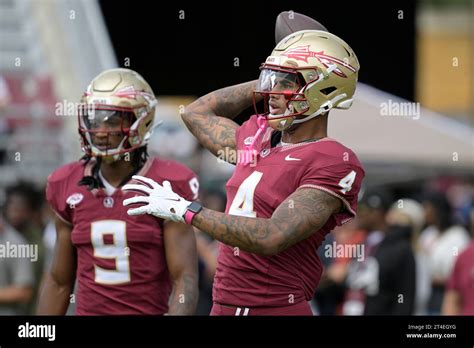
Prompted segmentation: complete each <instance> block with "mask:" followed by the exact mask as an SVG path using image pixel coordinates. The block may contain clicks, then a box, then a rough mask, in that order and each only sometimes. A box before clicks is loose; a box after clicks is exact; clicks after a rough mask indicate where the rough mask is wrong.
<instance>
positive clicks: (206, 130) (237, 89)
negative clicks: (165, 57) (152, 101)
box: [181, 81, 257, 156]
mask: <svg viewBox="0 0 474 348" xmlns="http://www.w3.org/2000/svg"><path fill="white" fill-rule="evenodd" d="M256 82H257V81H251V82H246V83H242V84H239V85H235V86H231V87H226V88H222V89H219V90H217V91H214V92H211V93H209V94H206V95H205V96H203V97H201V98H199V99H197V100H196V101H194V102H193V103H191V104H190V105H188V106H187V107H186V110H185V111H184V113H182V114H181V117H182V119H183V121H184V123H185V124H186V127H188V129H189V130H190V131H191V133H193V135H194V136H195V137H196V138H197V139H198V140H199V142H200V143H201V145H202V146H204V147H205V148H206V149H208V150H209V151H210V152H211V153H213V154H214V155H215V156H217V155H218V152H219V150H225V149H226V148H228V149H229V150H234V149H235V132H236V130H237V128H238V127H239V125H238V124H237V123H235V122H234V121H232V119H234V118H235V117H237V116H238V115H239V113H241V112H242V111H243V110H245V109H246V108H247V107H249V106H250V105H252V101H253V91H254V90H255V86H256Z"/></svg>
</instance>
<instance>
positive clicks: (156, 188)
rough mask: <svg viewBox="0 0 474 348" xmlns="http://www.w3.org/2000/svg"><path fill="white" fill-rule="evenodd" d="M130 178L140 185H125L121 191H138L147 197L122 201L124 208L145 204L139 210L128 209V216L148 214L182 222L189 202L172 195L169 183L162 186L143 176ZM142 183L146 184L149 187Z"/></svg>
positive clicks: (174, 194) (166, 182)
mask: <svg viewBox="0 0 474 348" xmlns="http://www.w3.org/2000/svg"><path fill="white" fill-rule="evenodd" d="M132 178H133V179H135V180H137V181H139V182H140V184H127V185H125V186H124V187H122V190H123V191H135V192H137V191H138V192H140V193H145V194H147V196H135V197H132V198H128V199H126V200H124V201H123V205H124V206H127V205H130V204H133V203H144V204H146V205H142V206H141V207H139V208H134V209H128V210H127V213H128V215H142V214H150V215H154V216H156V217H159V218H162V219H167V220H172V221H176V222H184V214H185V213H186V208H187V207H188V206H189V205H190V204H191V202H190V201H187V200H185V199H184V198H183V197H181V196H179V195H178V194H176V193H174V192H173V189H172V188H171V184H170V182H169V181H163V186H162V185H160V184H158V183H157V182H155V181H154V180H152V179H150V178H146V177H144V176H139V175H134V176H133V177H132ZM143 183H146V184H148V185H149V186H148V185H145V184H143ZM150 186H151V188H150Z"/></svg>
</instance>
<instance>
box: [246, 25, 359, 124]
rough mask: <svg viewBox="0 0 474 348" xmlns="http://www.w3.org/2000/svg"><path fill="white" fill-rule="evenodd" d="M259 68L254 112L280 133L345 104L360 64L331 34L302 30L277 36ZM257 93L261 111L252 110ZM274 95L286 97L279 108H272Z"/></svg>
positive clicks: (349, 101) (353, 89)
mask: <svg viewBox="0 0 474 348" xmlns="http://www.w3.org/2000/svg"><path fill="white" fill-rule="evenodd" d="M260 69H261V73H260V78H259V81H258V85H257V89H256V90H255V92H254V107H255V110H256V112H257V114H260V115H262V114H263V116H265V118H266V119H267V121H268V123H269V125H270V126H271V127H272V128H274V129H277V130H280V131H281V130H285V129H288V128H289V127H290V126H292V125H293V124H298V123H303V122H306V121H308V120H310V119H312V118H314V117H316V116H318V115H320V114H322V113H325V112H327V111H329V110H330V109H332V108H337V109H348V108H350V106H351V105H352V97H353V95H354V92H355V89H356V83H357V77H358V72H359V69H360V65H359V61H358V60H357V57H356V55H355V53H354V51H353V50H352V49H351V48H350V47H349V45H348V44H347V43H345V42H344V41H343V40H341V39H340V38H339V37H337V36H336V35H334V34H331V33H328V32H326V31H320V30H302V31H298V32H295V33H292V34H290V35H288V36H287V37H285V38H284V39H282V40H281V41H280V42H279V43H278V44H277V46H276V47H275V49H274V50H273V52H272V53H271V55H270V56H269V57H268V58H267V59H266V61H265V63H263V64H262V66H261V67H260ZM258 95H261V96H263V99H264V106H265V110H264V112H263V113H262V112H258V110H257V103H256V100H257V99H258V97H257V96H258ZM278 95H283V96H284V98H285V100H286V110H285V111H284V112H281V111H280V112H275V111H274V110H272V101H271V99H272V98H276V96H278ZM273 106H274V105H273ZM274 109H275V108H274ZM277 110H278V109H277Z"/></svg>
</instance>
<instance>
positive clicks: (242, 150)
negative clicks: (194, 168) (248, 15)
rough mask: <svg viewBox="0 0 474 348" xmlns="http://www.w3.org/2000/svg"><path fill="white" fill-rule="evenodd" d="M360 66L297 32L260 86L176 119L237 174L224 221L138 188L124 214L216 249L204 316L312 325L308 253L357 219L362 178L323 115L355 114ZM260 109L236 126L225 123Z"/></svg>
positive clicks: (150, 187)
mask: <svg viewBox="0 0 474 348" xmlns="http://www.w3.org/2000/svg"><path fill="white" fill-rule="evenodd" d="M358 70H359V63H358V61H357V58H356V56H355V54H354V52H353V50H352V49H351V48H350V47H349V46H348V45H347V44H346V43H345V42H344V41H342V40H341V39H340V38H338V37H336V36H335V35H332V34H330V33H327V32H323V31H299V32H296V33H293V34H291V35H289V36H287V37H286V38H284V39H283V40H282V41H280V43H279V44H278V45H277V47H276V48H275V49H274V51H273V52H272V54H271V56H270V57H268V58H267V60H266V62H265V63H264V64H263V65H262V67H261V74H260V78H259V80H258V81H256V82H255V81H254V82H249V83H245V84H241V85H237V86H233V87H228V88H224V89H222V90H218V91H215V92H212V93H210V94H208V95H206V96H203V97H201V98H199V99H198V100H197V101H195V102H194V103H192V104H191V105H189V106H188V107H187V108H186V110H185V113H184V114H183V115H182V117H183V120H184V122H185V123H186V125H187V127H188V128H189V130H190V131H191V132H192V133H193V134H194V135H195V136H196V137H197V138H198V139H199V141H200V142H201V144H202V145H203V146H205V147H206V148H207V149H208V150H210V151H211V152H212V153H214V154H215V155H216V156H219V157H220V158H221V159H222V158H223V156H224V155H225V154H228V153H232V151H233V152H234V153H235V152H236V153H237V156H230V157H229V158H227V160H228V161H230V162H234V161H235V162H236V163H234V164H236V169H235V172H234V174H233V176H232V177H231V178H230V180H229V181H228V182H227V186H226V188H227V207H226V212H225V213H220V212H216V211H213V210H210V209H206V208H203V207H200V206H199V205H197V204H196V203H195V202H194V203H192V204H191V202H189V201H188V200H186V199H183V198H182V197H179V195H178V194H176V193H175V192H173V188H172V186H170V185H159V184H158V183H154V182H153V181H152V180H149V179H147V178H143V177H141V178H139V179H140V180H142V181H143V182H144V183H145V184H146V185H145V184H143V185H134V187H127V186H125V187H124V189H126V190H127V189H132V188H133V189H136V190H141V191H142V192H144V193H145V194H146V195H145V196H143V197H135V198H131V199H129V200H126V201H124V204H126V205H130V204H138V203H142V204H145V205H143V206H140V207H134V208H132V209H130V210H129V211H128V213H129V214H131V215H136V214H144V213H147V214H152V215H154V216H157V217H160V218H166V219H171V220H175V221H186V222H187V223H190V224H192V225H194V226H195V227H197V228H198V229H200V230H202V231H204V232H206V233H208V234H209V235H210V236H212V237H214V238H216V239H218V240H219V241H221V242H222V244H221V246H220V252H219V256H218V265H217V272H216V275H215V280H214V293H213V297H214V306H213V308H212V312H211V314H213V315H311V310H310V307H309V305H308V302H307V301H309V300H310V299H311V298H312V296H313V294H314V291H315V289H316V287H317V285H318V282H319V279H320V276H321V273H322V264H321V261H320V259H319V258H318V255H317V253H316V250H317V248H318V247H319V246H320V245H321V243H322V241H323V239H324V237H325V235H326V234H328V233H329V232H330V231H331V230H332V229H333V228H334V227H336V226H337V225H341V224H343V223H345V222H347V221H349V220H351V219H352V218H353V217H354V216H355V215H356V209H357V196H358V192H359V189H360V186H361V182H362V179H363V176H364V171H363V169H362V166H361V164H360V162H359V161H358V159H357V157H356V155H355V154H354V153H353V152H352V151H351V150H350V149H348V148H347V147H345V146H343V145H342V144H340V143H339V142H337V141H336V140H334V139H332V138H329V137H328V136H327V122H328V111H329V110H330V109H332V108H340V109H347V108H349V107H350V106H351V104H352V96H353V94H354V91H355V87H356V81H357V74H358ZM262 99H263V105H264V108H265V110H264V111H263V112H259V111H258V110H257V114H256V115H254V116H252V117H251V118H250V119H249V120H248V121H247V122H245V123H244V124H243V125H242V126H240V127H239V126H238V125H237V124H236V123H235V122H233V121H232V120H231V119H232V118H234V117H235V116H237V115H238V114H239V113H240V112H241V111H242V110H243V109H245V108H246V107H248V106H249V105H250V104H251V102H252V100H253V101H254V105H255V106H257V105H258V103H257V102H258V101H259V100H262Z"/></svg>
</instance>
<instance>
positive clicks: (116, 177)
mask: <svg viewBox="0 0 474 348" xmlns="http://www.w3.org/2000/svg"><path fill="white" fill-rule="evenodd" d="M133 170H134V168H133V164H132V161H123V160H120V161H115V162H111V163H106V162H102V163H101V164H100V172H101V173H102V176H103V177H104V178H105V180H107V182H108V183H109V184H110V185H112V186H114V187H118V186H119V185H120V184H121V183H122V181H123V180H124V179H125V178H126V177H127V176H129V175H130V174H132V172H133Z"/></svg>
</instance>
